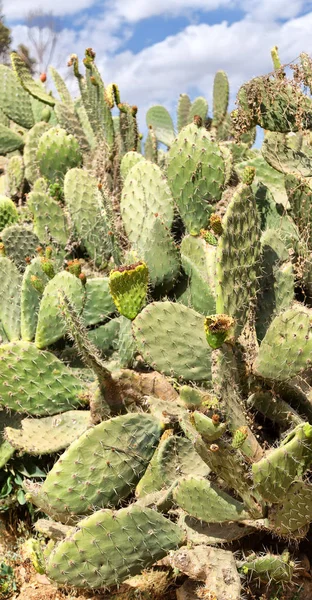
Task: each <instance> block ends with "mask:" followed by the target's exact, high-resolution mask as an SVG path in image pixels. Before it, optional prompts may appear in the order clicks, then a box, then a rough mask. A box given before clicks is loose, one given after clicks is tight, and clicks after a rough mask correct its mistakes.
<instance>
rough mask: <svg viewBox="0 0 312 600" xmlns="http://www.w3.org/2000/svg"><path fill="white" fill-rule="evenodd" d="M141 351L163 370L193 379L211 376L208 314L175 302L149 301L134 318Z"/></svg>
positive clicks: (157, 368) (135, 334) (151, 364)
mask: <svg viewBox="0 0 312 600" xmlns="http://www.w3.org/2000/svg"><path fill="white" fill-rule="evenodd" d="M133 333H134V336H135V339H136V341H137V346H138V349H139V352H141V353H142V355H143V357H144V359H145V360H146V362H147V363H148V364H149V365H150V366H152V367H153V368H155V369H156V370H158V371H161V372H162V373H165V374H166V375H171V376H174V377H178V378H183V379H186V380H191V381H201V380H208V379H209V378H210V376H211V375H210V360H211V356H210V355H211V353H210V351H209V348H208V344H207V342H206V339H205V334H204V318H203V317H201V315H199V314H198V313H196V312H195V311H194V310H192V309H191V308H186V307H185V306H182V305H179V304H174V303H172V302H168V301H165V302H154V303H152V304H149V305H148V306H147V307H146V308H144V309H143V310H142V312H141V313H140V314H139V315H138V316H137V317H136V319H135V320H134V322H133Z"/></svg>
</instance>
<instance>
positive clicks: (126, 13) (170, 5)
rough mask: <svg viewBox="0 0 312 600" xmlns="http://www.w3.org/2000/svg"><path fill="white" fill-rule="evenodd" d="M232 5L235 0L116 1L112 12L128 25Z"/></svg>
mask: <svg viewBox="0 0 312 600" xmlns="http://www.w3.org/2000/svg"><path fill="white" fill-rule="evenodd" d="M234 5H235V0H169V1H168V0H156V1H154V2H151V0H135V2H129V0H116V1H115V2H114V8H113V10H114V12H115V13H116V14H117V15H119V16H120V17H121V18H123V19H125V20H126V21H127V22H128V23H134V22H136V21H140V20H142V19H146V18H149V17H155V16H158V15H165V16H168V15H170V16H177V15H181V14H183V13H185V12H188V13H189V12H190V11H191V12H193V11H196V10H201V11H204V12H209V11H213V10H216V9H218V8H224V7H230V6H234Z"/></svg>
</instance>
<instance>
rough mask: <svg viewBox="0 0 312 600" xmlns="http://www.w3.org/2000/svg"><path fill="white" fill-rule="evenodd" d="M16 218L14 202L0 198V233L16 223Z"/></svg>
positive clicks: (4, 197) (3, 197)
mask: <svg viewBox="0 0 312 600" xmlns="http://www.w3.org/2000/svg"><path fill="white" fill-rule="evenodd" d="M18 218H19V217H18V212H17V209H16V206H15V204H14V202H12V200H10V198H7V197H6V196H0V233H1V231H2V230H3V229H4V228H5V227H6V226H7V225H13V224H14V223H17V221H18Z"/></svg>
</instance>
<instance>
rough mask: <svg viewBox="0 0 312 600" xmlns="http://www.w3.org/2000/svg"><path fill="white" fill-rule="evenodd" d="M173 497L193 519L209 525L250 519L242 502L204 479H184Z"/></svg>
mask: <svg viewBox="0 0 312 600" xmlns="http://www.w3.org/2000/svg"><path fill="white" fill-rule="evenodd" d="M173 497H174V499H175V501H176V502H177V503H178V505H179V506H181V508H183V509H184V510H186V512H188V513H189V514H190V515H191V516H192V517H196V518H197V519H201V520H202V521H206V522H207V523H224V522H226V521H243V520H244V519H248V512H247V511H246V509H245V506H244V505H243V504H242V503H241V502H238V501H237V500H234V498H232V497H231V496H229V495H228V494H226V493H225V492H223V491H222V490H220V489H219V488H218V487H217V486H216V485H214V484H213V483H210V481H207V479H204V478H199V477H196V478H195V477H188V478H185V479H182V480H181V481H180V482H179V484H178V486H177V487H176V488H175V489H174V491H173Z"/></svg>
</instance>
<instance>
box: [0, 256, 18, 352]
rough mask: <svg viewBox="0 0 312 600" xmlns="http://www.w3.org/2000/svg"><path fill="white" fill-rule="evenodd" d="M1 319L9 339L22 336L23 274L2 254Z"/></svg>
mask: <svg viewBox="0 0 312 600" xmlns="http://www.w3.org/2000/svg"><path fill="white" fill-rule="evenodd" d="M0 279H1V289H0V321H1V324H2V327H3V330H4V333H5V335H6V337H7V339H8V341H13V340H18V339H19V337H20V328H21V325H20V321H21V319H20V286H21V274H20V272H19V271H18V269H17V267H16V266H15V264H14V263H13V262H12V261H11V260H10V259H9V258H7V257H6V256H0Z"/></svg>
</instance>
